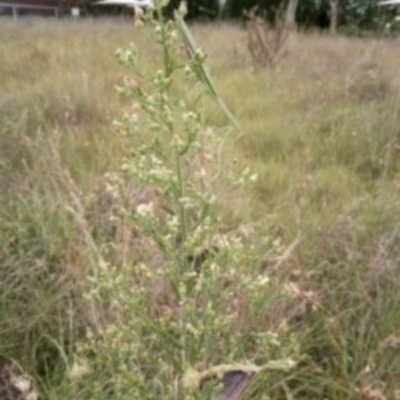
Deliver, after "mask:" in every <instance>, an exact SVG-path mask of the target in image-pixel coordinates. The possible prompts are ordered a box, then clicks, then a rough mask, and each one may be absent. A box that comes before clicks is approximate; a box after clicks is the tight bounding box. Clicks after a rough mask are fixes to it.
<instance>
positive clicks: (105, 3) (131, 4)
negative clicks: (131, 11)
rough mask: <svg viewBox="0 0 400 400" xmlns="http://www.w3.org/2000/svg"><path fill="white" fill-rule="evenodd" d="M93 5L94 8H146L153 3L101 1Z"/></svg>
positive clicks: (131, 0) (125, 0)
mask: <svg viewBox="0 0 400 400" xmlns="http://www.w3.org/2000/svg"><path fill="white" fill-rule="evenodd" d="M94 4H95V5H96V6H127V7H148V6H150V5H153V4H154V3H153V1H152V0H101V1H97V2H96V3H94Z"/></svg>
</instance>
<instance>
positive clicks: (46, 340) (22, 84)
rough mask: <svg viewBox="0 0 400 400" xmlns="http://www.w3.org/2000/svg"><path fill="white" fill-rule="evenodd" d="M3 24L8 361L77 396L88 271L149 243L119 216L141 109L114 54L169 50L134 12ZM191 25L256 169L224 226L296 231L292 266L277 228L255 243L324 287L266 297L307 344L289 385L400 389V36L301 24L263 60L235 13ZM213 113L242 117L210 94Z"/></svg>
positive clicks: (1, 183)
mask: <svg viewBox="0 0 400 400" xmlns="http://www.w3.org/2000/svg"><path fill="white" fill-rule="evenodd" d="M2 24H3V25H4V26H3V27H2V29H3V30H4V35H3V36H4V38H5V39H3V40H2V41H1V43H0V58H1V60H2V61H1V63H0V77H1V79H0V105H1V107H0V243H1V244H0V283H1V285H0V321H1V324H0V361H2V362H3V363H7V364H9V363H10V360H11V359H13V360H15V361H17V362H18V363H19V364H20V365H21V367H22V368H23V369H24V370H25V371H26V372H27V373H29V374H32V375H34V376H35V377H37V379H38V380H39V381H40V380H41V382H42V384H43V387H46V388H47V389H46V390H47V393H48V397H49V398H60V399H62V398H71V397H70V396H71V393H70V392H68V390H69V389H68V387H67V386H68V385H65V383H64V384H62V385H61V387H62V389H59V387H60V386H59V385H60V382H61V380H62V376H63V373H64V370H65V368H66V366H67V364H68V363H69V362H71V357H72V353H73V347H74V342H75V341H76V340H77V338H81V335H82V330H83V329H84V327H85V326H87V325H88V324H91V323H92V321H90V319H89V318H88V317H87V316H86V314H85V313H84V312H81V307H83V305H82V300H81V298H82V293H81V289H80V286H79V285H78V282H79V281H81V280H82V279H83V278H84V277H85V276H86V275H87V274H88V273H89V272H90V271H92V269H93V266H94V265H95V264H96V263H98V261H99V258H104V259H107V260H111V261H112V262H113V263H115V264H116V265H120V264H126V263H127V262H132V263H133V260H136V259H138V258H140V257H141V256H143V255H141V254H138V250H137V247H135V238H134V237H132V236H134V234H133V233H132V232H130V231H129V227H127V226H125V225H124V224H123V223H120V222H110V218H109V217H110V216H112V215H113V213H114V208H115V207H118V205H116V204H114V203H113V199H112V197H110V196H109V194H108V193H107V190H106V189H105V188H106V186H107V182H108V180H109V179H110V178H109V176H108V175H107V173H108V172H109V171H115V170H117V169H118V168H119V167H120V165H121V160H122V158H123V157H124V156H125V155H126V152H127V149H128V148H129V146H128V138H127V137H123V136H121V135H118V134H117V133H116V131H115V128H113V126H112V121H113V120H114V119H115V118H117V117H119V116H120V115H121V114H122V113H123V111H125V110H128V109H129V103H128V102H127V101H126V100H124V99H121V98H120V97H119V95H118V93H117V91H116V90H115V86H116V85H118V84H120V83H121V81H122V78H123V76H124V75H125V73H126V71H125V70H124V69H123V68H122V67H120V66H119V65H118V64H117V63H116V61H115V57H114V53H115V50H116V49H117V48H119V47H125V46H126V45H127V44H128V43H129V42H130V41H132V40H134V41H135V42H136V43H137V45H138V47H139V48H141V49H142V51H141V53H142V54H144V57H143V58H144V59H143V62H144V63H145V65H148V66H149V68H151V69H156V68H157V66H156V65H154V64H153V63H152V62H153V59H154V57H153V56H154V54H155V53H154V50H153V48H152V46H151V45H150V44H148V42H147V41H146V40H147V39H146V38H145V36H144V34H143V33H142V32H141V31H138V30H135V29H134V27H133V25H132V23H131V22H130V21H123V22H121V21H117V20H97V21H84V20H82V21H79V22H76V21H51V20H40V19H38V20H26V21H25V20H21V21H19V23H18V24H13V23H8V22H7V21H6V22H2ZM193 35H194V37H195V38H196V40H197V41H198V42H199V43H200V44H201V45H202V46H203V47H204V48H205V50H206V51H207V52H208V53H209V54H210V60H209V68H210V70H211V74H212V76H213V78H214V81H215V83H216V85H217V87H218V89H219V90H220V95H221V96H222V98H223V99H224V101H225V102H226V104H227V105H228V107H229V108H230V110H231V111H232V112H233V114H234V115H235V116H236V118H237V119H238V121H239V122H240V124H241V126H242V128H243V131H244V134H243V135H242V137H241V138H240V139H239V141H237V142H236V143H235V144H228V145H227V146H226V148H225V150H224V151H225V152H227V154H226V156H227V159H228V160H229V159H232V160H234V159H237V160H238V161H237V162H238V165H240V166H241V167H242V166H249V167H250V168H251V169H252V170H254V171H256V172H257V174H258V180H257V182H256V183H255V184H254V185H253V187H252V188H250V189H246V190H241V191H239V192H238V195H237V196H232V197H228V198H227V199H224V209H223V211H222V213H221V215H222V226H223V227H225V228H226V229H228V228H230V229H232V228H237V227H256V229H257V232H258V234H259V235H260V236H261V237H262V238H264V237H271V238H272V239H274V240H277V241H279V242H280V243H281V244H282V246H283V249H285V248H287V247H288V246H290V244H291V243H293V242H294V241H295V239H296V238H297V237H299V238H300V241H299V242H298V243H297V245H296V246H295V248H293V251H292V252H291V253H290V256H288V257H287V258H285V259H284V260H283V262H281V263H279V267H277V268H274V265H276V260H271V258H270V257H268V255H265V254H264V253H263V252H264V251H265V247H263V246H262V245H261V242H262V240H261V239H262V238H260V240H259V242H260V243H257V242H255V243H252V247H251V251H255V252H257V253H256V255H255V257H256V259H257V260H258V261H259V267H260V268H263V269H265V270H266V271H267V272H268V273H269V274H271V275H274V276H275V277H276V278H277V279H279V280H280V282H282V285H283V284H284V283H287V282H289V281H291V282H296V284H297V285H298V286H299V287H300V288H301V289H302V290H303V291H312V292H313V293H314V294H315V296H316V298H317V299H318V300H314V301H313V302H311V303H313V304H314V308H315V307H316V309H315V310H312V304H309V303H310V302H308V301H306V300H305V303H304V309H301V310H300V311H298V312H297V313H296V312H295V311H296V310H295V309H294V305H293V303H291V302H288V305H287V306H285V307H286V308H285V307H283V309H277V310H275V311H276V312H274V310H268V318H269V320H268V321H269V322H268V323H269V324H270V326H271V329H273V327H274V326H275V327H276V326H277V325H278V324H279V323H280V322H282V320H283V319H285V318H286V319H288V323H289V325H290V326H291V327H292V329H293V331H294V332H295V334H296V335H297V337H298V339H299V341H300V343H301V346H302V351H303V353H305V354H306V355H307V358H306V359H305V361H303V362H302V363H301V364H300V366H299V367H298V368H297V369H296V371H295V372H294V373H293V374H292V375H291V376H290V378H288V379H287V380H286V381H287V391H288V393H289V394H288V395H287V396H288V397H284V395H283V394H282V393H283V392H282V390H280V392H279V393H280V394H279V395H280V396H282V397H281V398H293V399H307V400H310V399H323V398H326V399H330V400H342V399H361V400H364V399H375V398H379V397H373V393H372V391H373V390H376V391H380V392H382V394H384V395H385V396H386V397H385V398H387V399H394V400H395V399H397V398H398V396H399V391H400V385H399V382H400V357H399V355H398V354H399V353H398V351H399V347H398V346H399V345H398V344H397V347H395V346H396V345H393V347H390V346H389V344H387V343H388V341H386V342H385V339H387V338H388V337H390V336H391V335H394V336H395V337H399V336H400V295H399V285H400V251H399V243H400V217H399V216H400V197H399V194H400V96H399V93H400V72H399V70H398V57H397V54H396V49H397V48H398V43H397V41H396V40H375V39H356V38H346V37H329V36H323V35H317V34H313V35H293V36H292V37H290V39H289V42H288V45H287V48H286V50H285V52H284V56H283V58H282V60H281V61H280V62H279V64H278V65H277V67H276V68H274V69H271V70H261V69H258V68H257V67H255V66H254V65H252V63H251V60H250V58H249V55H248V53H247V51H246V36H245V32H243V31H241V30H240V29H239V28H238V27H235V26H228V25H219V26H211V25H207V26H202V25H195V26H193ZM206 120H207V122H208V123H210V124H213V125H216V126H218V127H219V126H224V125H225V124H227V123H228V122H227V120H226V117H225V116H224V114H223V113H222V112H221V111H220V110H218V108H217V107H216V106H215V104H214V103H212V102H211V101H210V102H209V103H207V104H206ZM88 232H89V233H90V235H89V236H88ZM90 238H94V243H91V242H90ZM249 248H250V245H249ZM264 314H265V310H260V316H253V317H251V318H253V319H252V320H251V318H250V317H249V320H248V322H249V324H250V325H251V324H254V323H255V321H256V320H257V318H263V315H264ZM294 314H296V315H295V316H293V315H294ZM262 324H263V326H264V325H267V323H266V322H265V321H263V322H262ZM385 343H386V345H385ZM222 361H223V360H222ZM367 367H368V368H369V370H370V371H369V372H368V373H367V372H366V369H367ZM66 387H67V388H66ZM357 389H358V390H359V392H357ZM74 393H75V394H74V395H75V396H77V394H76V392H74ZM277 396H278V394H277ZM289 396H292V397H289ZM396 396H397V397H396ZM75 398H76V397H75ZM82 398H85V397H84V395H82ZM381 398H382V399H383V397H381Z"/></svg>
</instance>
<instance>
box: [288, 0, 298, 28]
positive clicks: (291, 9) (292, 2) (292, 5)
mask: <svg viewBox="0 0 400 400" xmlns="http://www.w3.org/2000/svg"><path fill="white" fill-rule="evenodd" d="M298 4H299V0H289V3H288V6H287V9H286V17H285V26H286V28H288V29H294V28H296V10H297V5H298Z"/></svg>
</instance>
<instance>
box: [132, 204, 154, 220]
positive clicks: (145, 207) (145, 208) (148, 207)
mask: <svg viewBox="0 0 400 400" xmlns="http://www.w3.org/2000/svg"><path fill="white" fill-rule="evenodd" d="M153 210H154V206H153V203H147V204H139V205H138V206H137V207H136V212H137V213H138V214H139V215H141V216H142V217H145V216H146V215H149V214H151V213H152V212H153Z"/></svg>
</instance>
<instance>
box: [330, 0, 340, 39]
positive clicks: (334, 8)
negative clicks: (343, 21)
mask: <svg viewBox="0 0 400 400" xmlns="http://www.w3.org/2000/svg"><path fill="white" fill-rule="evenodd" d="M329 5H330V8H331V10H330V21H329V22H330V24H329V28H330V31H331V33H332V34H335V33H336V30H337V25H338V0H329Z"/></svg>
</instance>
